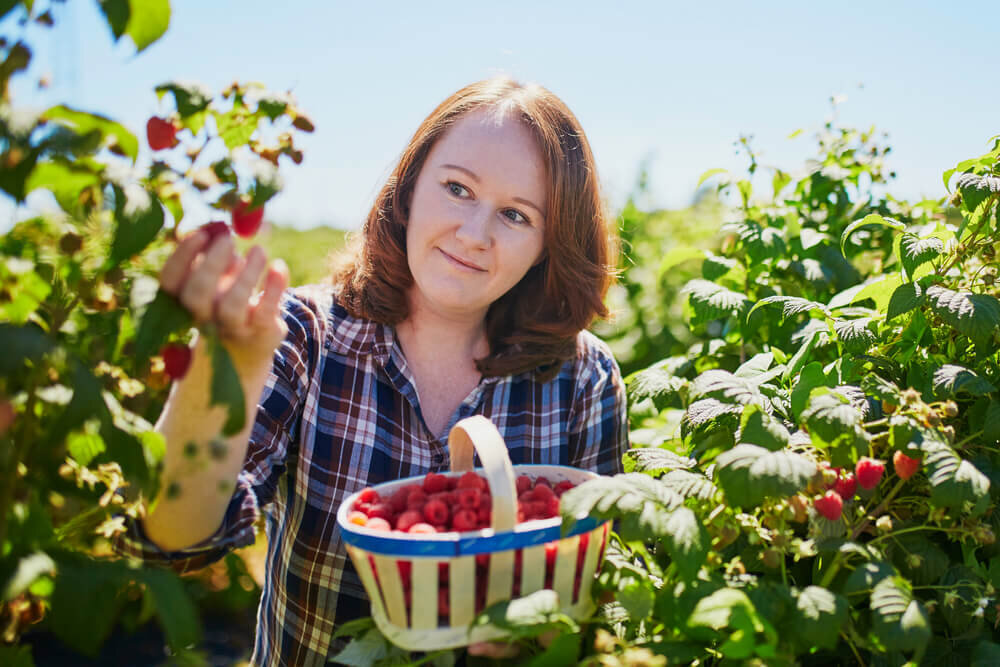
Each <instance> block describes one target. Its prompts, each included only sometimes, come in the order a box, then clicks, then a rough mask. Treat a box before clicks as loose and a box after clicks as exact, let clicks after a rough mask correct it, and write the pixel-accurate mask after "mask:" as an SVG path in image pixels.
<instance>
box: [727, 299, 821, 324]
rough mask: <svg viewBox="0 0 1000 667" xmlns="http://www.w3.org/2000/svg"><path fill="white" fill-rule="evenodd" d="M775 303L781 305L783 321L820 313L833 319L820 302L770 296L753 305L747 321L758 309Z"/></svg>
mask: <svg viewBox="0 0 1000 667" xmlns="http://www.w3.org/2000/svg"><path fill="white" fill-rule="evenodd" d="M774 303H780V304H781V317H782V319H784V318H786V317H794V316H795V315H800V314H802V313H810V312H814V311H815V312H818V313H821V314H822V315H824V316H826V317H831V315H830V311H829V310H828V309H827V307H826V306H825V305H824V304H822V303H819V302H818V301H810V300H809V299H803V298H801V297H797V296H780V295H779V296H769V297H765V298H763V299H761V300H760V301H758V302H757V303H755V304H754V305H753V308H751V309H750V312H748V313H747V319H748V320H749V319H750V316H751V315H753V313H754V311H755V310H757V309H758V308H762V307H764V306H768V305H771V304H774Z"/></svg>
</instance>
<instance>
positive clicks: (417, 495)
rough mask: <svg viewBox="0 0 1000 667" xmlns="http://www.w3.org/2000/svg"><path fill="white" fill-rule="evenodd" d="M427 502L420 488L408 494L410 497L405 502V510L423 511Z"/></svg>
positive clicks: (425, 495)
mask: <svg viewBox="0 0 1000 667" xmlns="http://www.w3.org/2000/svg"><path fill="white" fill-rule="evenodd" d="M426 502H427V494H426V493H424V490H423V489H421V488H420V487H417V488H416V489H414V490H413V491H411V492H410V497H409V498H407V500H406V508H407V509H411V510H419V509H423V507H424V503H426Z"/></svg>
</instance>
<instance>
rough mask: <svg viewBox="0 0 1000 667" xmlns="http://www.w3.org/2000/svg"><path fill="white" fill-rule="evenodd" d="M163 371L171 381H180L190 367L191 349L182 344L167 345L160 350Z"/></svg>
mask: <svg viewBox="0 0 1000 667" xmlns="http://www.w3.org/2000/svg"><path fill="white" fill-rule="evenodd" d="M160 356H161V357H163V371H164V372H165V373H166V374H167V377H169V378H170V379H171V380H180V379H181V378H182V377H184V376H185V375H187V372H188V368H189V367H190V366H191V348H189V347H188V346H187V345H184V344H183V343H167V344H166V345H164V346H163V349H162V350H160Z"/></svg>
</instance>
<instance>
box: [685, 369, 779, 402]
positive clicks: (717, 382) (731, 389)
mask: <svg viewBox="0 0 1000 667" xmlns="http://www.w3.org/2000/svg"><path fill="white" fill-rule="evenodd" d="M690 398H691V399H692V400H695V399H700V398H716V399H719V400H720V401H722V402H724V403H738V404H740V405H757V406H760V407H763V406H764V405H765V400H764V395H763V394H761V393H760V389H758V388H757V385H756V383H754V382H751V381H749V380H746V379H744V378H741V377H737V376H735V375H733V374H732V373H730V372H729V371H724V370H722V369H718V368H713V369H710V370H707V371H705V372H704V373H702V374H701V375H699V376H698V377H696V378H695V379H694V381H692V382H691V390H690Z"/></svg>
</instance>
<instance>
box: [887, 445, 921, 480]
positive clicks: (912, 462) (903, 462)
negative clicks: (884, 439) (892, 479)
mask: <svg viewBox="0 0 1000 667" xmlns="http://www.w3.org/2000/svg"><path fill="white" fill-rule="evenodd" d="M892 467H893V468H895V469H896V474H897V475H899V478H900V479H910V478H911V477H913V475H915V474H916V472H917V471H918V470H920V459H915V458H912V457H909V456H907V455H906V454H904V453H903V452H901V451H899V450H898V449H897V450H896V452H895V453H894V454H893V455H892Z"/></svg>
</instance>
